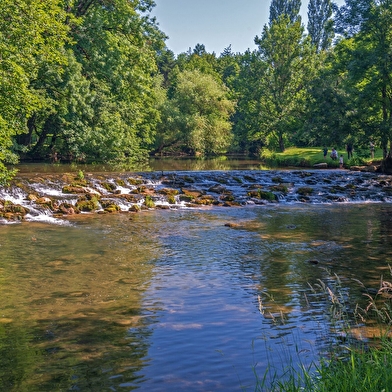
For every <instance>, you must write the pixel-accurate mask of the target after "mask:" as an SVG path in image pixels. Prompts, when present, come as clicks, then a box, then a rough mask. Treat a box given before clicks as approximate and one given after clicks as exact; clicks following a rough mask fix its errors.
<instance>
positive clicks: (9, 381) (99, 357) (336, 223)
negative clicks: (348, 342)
mask: <svg viewBox="0 0 392 392" xmlns="http://www.w3.org/2000/svg"><path fill="white" fill-rule="evenodd" d="M391 213H392V206H391V205H389V204H381V203H379V204H340V205H334V206H331V205H330V206H329V205H311V204H306V205H284V206H283V205H271V206H254V207H241V208H222V207H221V208H211V209H200V210H198V209H195V210H192V209H188V210H177V211H150V212H143V213H139V214H116V215H97V214H95V215H83V216H80V215H79V216H75V217H73V218H72V219H71V220H70V224H69V225H62V226H58V225H51V224H47V223H34V222H32V223H22V224H15V225H4V226H1V225H0V296H1V299H2V301H1V303H0V390H4V391H29V392H30V391H68V390H75V391H131V390H134V389H138V390H141V391H184V390H186V391H243V390H245V391H254V390H255V389H256V384H257V377H260V378H262V377H263V376H264V373H265V371H266V369H267V367H270V368H271V369H272V370H273V371H276V372H277V373H278V374H283V372H284V369H285V367H286V366H287V365H291V364H293V363H299V362H301V363H303V364H310V363H311V362H312V361H314V360H317V358H318V355H319V353H322V352H323V350H324V349H325V347H326V344H328V342H329V341H330V334H331V329H330V324H329V322H328V314H329V309H330V303H329V302H328V301H327V300H326V299H325V298H323V297H320V296H317V295H314V294H313V293H312V290H311V289H310V286H309V285H315V284H317V283H318V282H319V279H321V280H322V281H324V282H327V283H329V282H332V281H333V280H334V274H336V275H338V276H339V277H340V279H341V280H342V283H343V286H344V287H345V290H346V291H347V294H348V295H349V297H350V298H351V300H352V302H353V303H355V302H357V301H363V298H364V297H363V294H362V292H361V288H360V285H359V284H358V283H357V281H356V280H355V279H358V280H360V281H361V282H362V283H363V284H364V285H365V286H366V287H374V288H378V287H379V281H380V276H381V275H383V276H384V278H385V279H387V278H388V277H389V276H390V275H389V264H390V263H391V262H392V251H391V249H392V248H391V246H390V245H391V238H392V237H391V236H392V218H391V216H392V215H391ZM314 260H317V262H318V263H317V264H314ZM353 306H354V305H353ZM267 379H268V378H267Z"/></svg>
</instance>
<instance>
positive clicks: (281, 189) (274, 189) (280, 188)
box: [269, 184, 288, 195]
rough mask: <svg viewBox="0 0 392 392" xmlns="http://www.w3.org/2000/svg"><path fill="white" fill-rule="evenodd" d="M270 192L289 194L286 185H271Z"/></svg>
mask: <svg viewBox="0 0 392 392" xmlns="http://www.w3.org/2000/svg"><path fill="white" fill-rule="evenodd" d="M269 190H270V191H271V192H281V193H283V194H285V195H286V194H287V192H288V188H287V186H286V185H283V184H279V185H271V186H270V187H269Z"/></svg>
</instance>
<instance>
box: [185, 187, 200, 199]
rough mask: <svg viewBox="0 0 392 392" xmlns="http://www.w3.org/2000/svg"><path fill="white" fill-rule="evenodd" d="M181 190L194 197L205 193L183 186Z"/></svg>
mask: <svg viewBox="0 0 392 392" xmlns="http://www.w3.org/2000/svg"><path fill="white" fill-rule="evenodd" d="M181 191H182V193H183V194H184V195H186V196H190V197H192V198H194V199H195V198H197V197H200V196H202V195H203V192H201V191H199V190H198V189H187V188H182V189H181Z"/></svg>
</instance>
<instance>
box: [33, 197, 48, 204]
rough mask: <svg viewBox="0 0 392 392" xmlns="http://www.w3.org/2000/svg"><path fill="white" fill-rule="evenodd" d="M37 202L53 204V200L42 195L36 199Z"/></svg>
mask: <svg viewBox="0 0 392 392" xmlns="http://www.w3.org/2000/svg"><path fill="white" fill-rule="evenodd" d="M35 202H36V203H37V204H48V205H50V204H52V200H51V199H49V197H40V198H39V199H37V200H36V201H35Z"/></svg>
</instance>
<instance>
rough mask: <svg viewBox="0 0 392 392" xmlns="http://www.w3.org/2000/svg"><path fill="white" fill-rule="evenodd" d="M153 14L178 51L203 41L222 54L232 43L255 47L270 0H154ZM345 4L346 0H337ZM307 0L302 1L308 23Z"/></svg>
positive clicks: (169, 44) (236, 46)
mask: <svg viewBox="0 0 392 392" xmlns="http://www.w3.org/2000/svg"><path fill="white" fill-rule="evenodd" d="M155 3H156V6H155V8H154V10H153V12H152V15H153V16H155V17H156V19H157V22H158V25H159V28H160V30H162V31H163V32H164V33H165V34H166V35H167V36H169V39H168V40H167V41H166V46H167V47H168V48H169V49H170V50H172V51H173V52H174V54H176V55H178V54H180V53H183V52H187V51H188V50H189V48H191V49H193V48H194V47H195V45H196V44H198V43H199V44H203V45H204V46H205V48H206V50H207V52H209V53H212V52H215V54H216V55H217V56H219V55H220V54H221V53H222V52H223V50H224V49H225V48H227V47H228V46H229V45H231V50H232V52H234V53H237V52H240V53H244V52H245V51H246V50H247V49H250V50H253V49H256V45H255V44H254V38H255V36H256V35H258V36H260V35H261V33H262V30H263V26H264V25H265V24H267V23H268V19H269V7H270V3H271V1H270V0H155ZM335 3H337V4H338V5H343V4H344V0H335ZM307 8H308V2H307V1H306V0H303V1H302V8H301V15H302V22H303V23H304V24H305V26H306V23H307V16H306V15H307Z"/></svg>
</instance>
